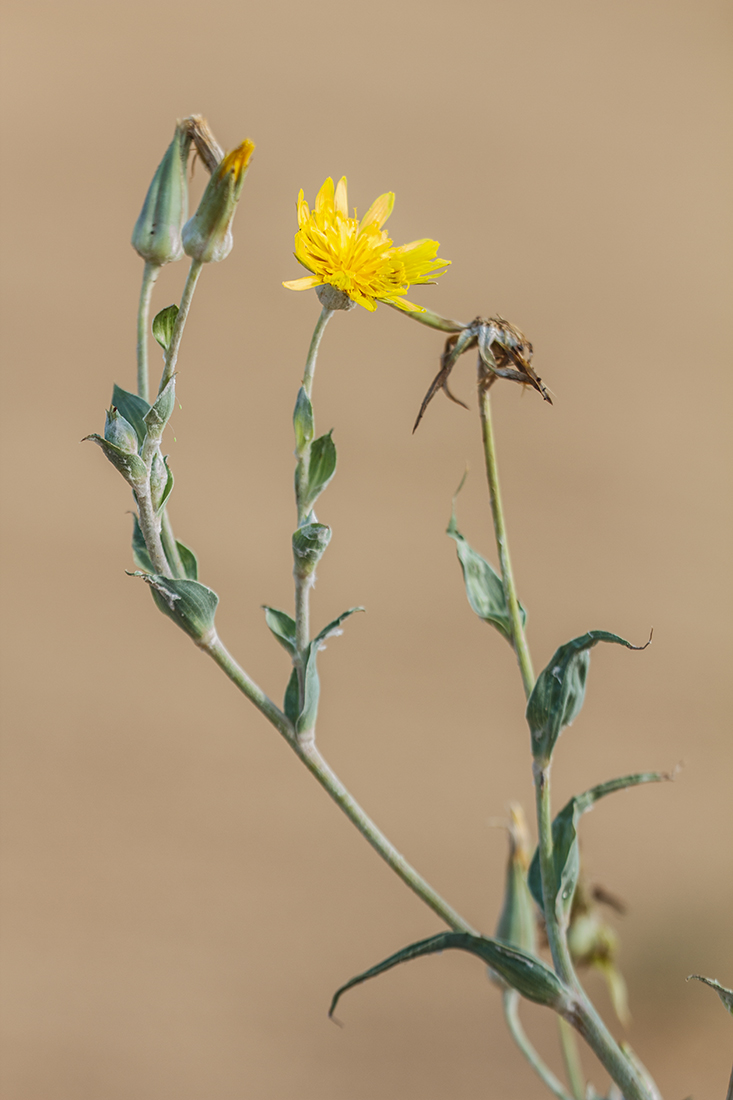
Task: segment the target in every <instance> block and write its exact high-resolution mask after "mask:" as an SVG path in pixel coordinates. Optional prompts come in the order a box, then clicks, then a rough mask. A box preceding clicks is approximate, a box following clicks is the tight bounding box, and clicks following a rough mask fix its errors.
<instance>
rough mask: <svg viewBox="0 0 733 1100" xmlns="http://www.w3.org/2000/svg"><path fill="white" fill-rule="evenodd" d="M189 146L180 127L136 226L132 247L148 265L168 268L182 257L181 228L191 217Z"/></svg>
mask: <svg viewBox="0 0 733 1100" xmlns="http://www.w3.org/2000/svg"><path fill="white" fill-rule="evenodd" d="M190 142H191V138H190V136H189V134H188V133H187V130H186V127H185V126H183V125H179V126H177V127H176V133H175V137H174V138H173V141H172V142H171V143H170V145H169V146H168V149H167V150H166V154H165V156H164V157H163V159H162V161H161V162H160V164H159V165H158V169H157V171H156V173H155V175H154V176H153V182H152V183H151V184H150V187H149V188H148V193H147V195H146V196H145V202H144V203H143V208H142V210H141V211H140V217H139V218H138V219H137V221H136V222H135V228H134V229H133V231H132V247H133V248H134V249H135V251H136V252H137V253H138V255H140V256H142V258H143V259H144V260H147V261H148V263H152V264H158V265H162V264H169V263H173V262H174V261H175V260H180V259H181V257H182V256H183V245H182V243H181V228H182V226H183V223H184V222H185V220H186V218H187V217H188V187H187V185H186V161H187V160H188V149H189V145H190Z"/></svg>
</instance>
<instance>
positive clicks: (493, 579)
mask: <svg viewBox="0 0 733 1100" xmlns="http://www.w3.org/2000/svg"><path fill="white" fill-rule="evenodd" d="M462 485H463V482H461V485H460V486H459V487H458V491H457V493H456V496H458V493H459V492H460V491H461V486H462ZM455 500H456V498H455V497H454V498H453V510H452V511H451V517H450V523H449V524H448V527H447V529H446V533H447V534H448V535H449V536H450V537H451V538H452V539H453V540H454V541H455V544H456V551H457V553H458V560H459V562H460V563H461V569H462V571H463V581H464V584H465V586H466V595H467V596H468V602H469V604H470V605H471V607H472V609H473V610H474V611H475V612H476V614H477V615H478V617H479V618H480V619H483V621H484V622H485V623H491V625H492V626H495V627H496V629H497V630H498V631H499V633H500V634H503V636H504V637H505V638H506V640H507V641H508V642H509V644H510V645H511V644H512V621H511V618H510V615H509V609H508V607H507V603H506V596H505V594H504V585H503V582H502V579H501V577H500V576H499V575H498V573H496V571H495V570H494V569H493V568H492V566H491V565H489V563H488V562H487V560H486V558H484V557H482V556H481V554H479V553H477V551H476V550H474V549H473V547H472V546H470V545H469V543H468V542H467V541H466V539H465V538H464V536H463V535H462V534H461V532H460V531H459V530H458V526H457V523H456V510H455ZM519 610H520V613H521V616H522V626H524V624H525V622H526V621H527V612H526V611H525V610H524V608H523V607H522V605H521V604H520V605H519Z"/></svg>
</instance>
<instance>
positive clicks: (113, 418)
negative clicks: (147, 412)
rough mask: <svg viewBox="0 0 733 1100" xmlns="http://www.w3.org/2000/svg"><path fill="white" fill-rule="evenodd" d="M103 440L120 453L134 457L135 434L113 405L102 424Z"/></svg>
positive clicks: (136, 443)
mask: <svg viewBox="0 0 733 1100" xmlns="http://www.w3.org/2000/svg"><path fill="white" fill-rule="evenodd" d="M104 438H105V439H106V440H107V442H108V443H113V444H114V445H115V447H118V448H119V449H120V450H121V451H124V452H125V454H128V455H136V454H137V447H138V440H137V432H136V431H135V429H134V428H133V426H132V424H130V422H129V421H128V420H125V418H124V416H123V415H122V413H120V412H118V410H117V409H116V408H115V406H114V405H111V406H110V407H109V409H108V410H107V419H106V420H105V424H104Z"/></svg>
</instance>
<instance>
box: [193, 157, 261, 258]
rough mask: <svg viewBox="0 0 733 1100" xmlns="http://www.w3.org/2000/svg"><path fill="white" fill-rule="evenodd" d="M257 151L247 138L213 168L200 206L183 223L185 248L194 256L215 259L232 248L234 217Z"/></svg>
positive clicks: (224, 255)
mask: <svg viewBox="0 0 733 1100" xmlns="http://www.w3.org/2000/svg"><path fill="white" fill-rule="evenodd" d="M253 152H254V143H253V142H251V141H243V142H242V144H241V145H238V146H237V148H236V149H233V150H232V151H231V153H227V155H226V156H225V157H224V160H223V161H222V162H221V164H220V165H219V166H218V167H217V168H216V170H215V171H214V172H213V174H212V176H211V179H210V180H209V182H208V184H207V187H206V190H205V191H204V193H203V196H202V198H201V202H200V203H199V208H198V210H197V211H196V213H195V214H194V216H193V217H192V218H191V219H190V220H189V221H187V222H186V224H185V225H184V227H183V233H182V240H183V248H184V251H185V253H186V255H187V256H190V257H191V259H193V260H198V261H199V263H212V262H217V261H219V260H224V259H226V257H227V256H228V255H229V253H230V252H231V250H232V246H233V245H234V237H233V236H232V221H233V220H234V214H235V211H236V209H237V202H238V201H239V196H240V194H241V191H242V186H243V184H244V177H245V176H246V175H247V168H248V165H249V161H250V157H251V156H252V153H253Z"/></svg>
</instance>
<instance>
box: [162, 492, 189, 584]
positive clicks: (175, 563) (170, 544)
mask: <svg viewBox="0 0 733 1100" xmlns="http://www.w3.org/2000/svg"><path fill="white" fill-rule="evenodd" d="M160 538H161V542H162V543H163V549H164V550H165V556H166V558H167V559H168V561H169V563H170V567H171V572H172V573H173V576H174V577H185V576H186V570H185V569H184V568H183V562H182V561H181V555H180V554H179V552H178V543H177V542H176V536H175V535H174V534H173V526H172V524H171V521H170V516H169V515H168V509H167V508H164V509H163V515H162V517H161V527H160Z"/></svg>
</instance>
